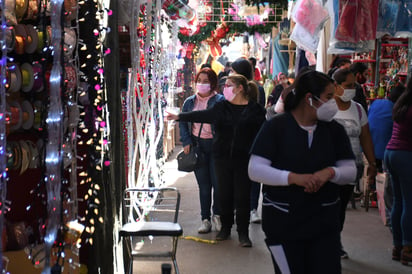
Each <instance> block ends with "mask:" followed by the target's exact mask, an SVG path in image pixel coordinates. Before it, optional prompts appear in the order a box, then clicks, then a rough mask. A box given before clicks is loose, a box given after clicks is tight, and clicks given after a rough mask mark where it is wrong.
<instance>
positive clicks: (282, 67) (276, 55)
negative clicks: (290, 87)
mask: <svg viewBox="0 0 412 274" xmlns="http://www.w3.org/2000/svg"><path fill="white" fill-rule="evenodd" d="M280 35H281V34H280V33H279V34H278V35H276V37H275V39H274V40H273V71H272V79H275V78H276V76H277V75H278V74H279V72H283V73H287V72H288V67H289V53H287V52H281V50H288V46H281V45H279V39H280Z"/></svg>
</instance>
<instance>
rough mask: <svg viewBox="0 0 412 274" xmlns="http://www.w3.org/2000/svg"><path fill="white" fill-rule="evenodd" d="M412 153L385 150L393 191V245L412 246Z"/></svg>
mask: <svg viewBox="0 0 412 274" xmlns="http://www.w3.org/2000/svg"><path fill="white" fill-rule="evenodd" d="M411 159H412V151H403V150H388V149H387V150H385V164H386V166H387V168H388V170H389V174H390V177H391V181H392V190H393V207H392V212H391V219H392V232H393V244H394V245H395V246H412V161H411Z"/></svg>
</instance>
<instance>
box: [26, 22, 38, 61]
mask: <svg viewBox="0 0 412 274" xmlns="http://www.w3.org/2000/svg"><path fill="white" fill-rule="evenodd" d="M25 28H26V33H27V40H26V41H25V43H24V50H25V51H26V53H28V54H32V53H34V52H35V51H36V50H37V45H38V44H39V36H38V34H37V30H36V29H35V28H34V26H33V25H25Z"/></svg>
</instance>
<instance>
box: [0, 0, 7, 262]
mask: <svg viewBox="0 0 412 274" xmlns="http://www.w3.org/2000/svg"><path fill="white" fill-rule="evenodd" d="M0 9H1V30H0V45H1V53H2V55H1V61H0V62H1V64H0V69H1V75H0V82H1V85H0V172H1V173H0V231H3V227H4V211H5V201H6V194H7V172H6V166H7V164H6V160H7V159H6V153H5V152H6V122H5V121H6V119H5V118H6V115H5V113H6V65H7V44H6V28H7V23H6V16H5V10H6V4H5V0H0ZM3 250H4V246H3V241H0V258H3ZM0 269H3V260H0Z"/></svg>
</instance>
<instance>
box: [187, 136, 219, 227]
mask: <svg viewBox="0 0 412 274" xmlns="http://www.w3.org/2000/svg"><path fill="white" fill-rule="evenodd" d="M192 137H193V136H192ZM193 140H194V141H195V143H198V145H200V150H201V152H202V162H201V164H200V166H199V167H198V168H196V169H195V176H196V180H197V184H198V185H199V199H200V215H201V217H202V220H204V219H208V220H210V216H211V211H210V208H211V206H212V196H213V214H215V215H220V206H219V204H218V191H217V180H216V174H215V168H214V160H213V156H212V143H213V140H212V139H198V138H197V137H193ZM212 192H213V195H212Z"/></svg>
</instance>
